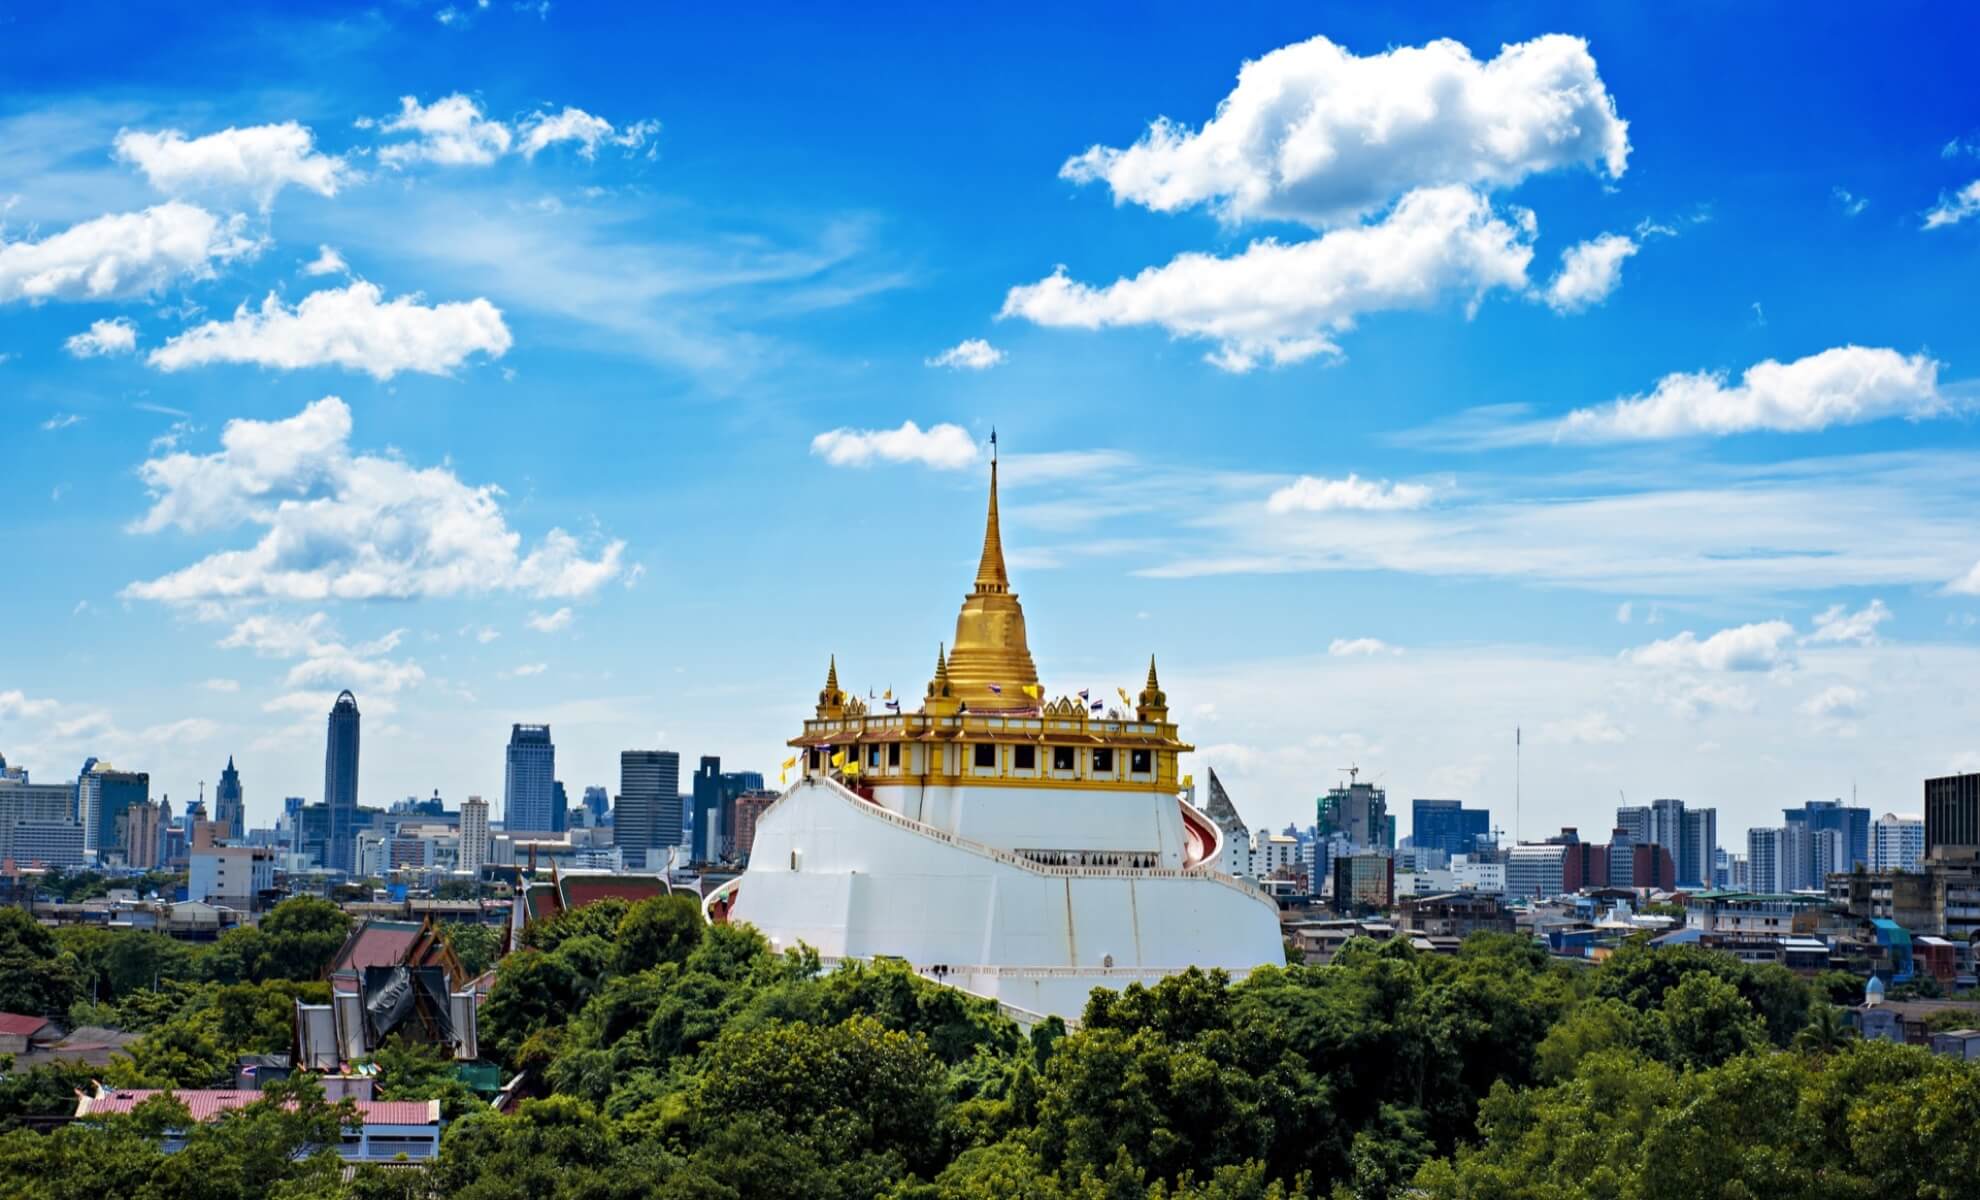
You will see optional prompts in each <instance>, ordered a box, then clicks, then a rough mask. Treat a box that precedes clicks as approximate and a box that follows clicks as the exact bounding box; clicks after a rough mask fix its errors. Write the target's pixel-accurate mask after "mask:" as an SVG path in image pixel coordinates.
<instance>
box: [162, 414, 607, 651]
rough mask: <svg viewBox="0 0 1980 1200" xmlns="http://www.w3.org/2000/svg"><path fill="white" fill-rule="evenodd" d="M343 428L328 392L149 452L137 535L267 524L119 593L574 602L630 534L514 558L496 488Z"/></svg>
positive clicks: (594, 585)
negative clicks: (491, 595) (238, 542)
mask: <svg viewBox="0 0 1980 1200" xmlns="http://www.w3.org/2000/svg"><path fill="white" fill-rule="evenodd" d="M350 432H351V413H350V409H349V408H348V407H347V406H346V405H345V404H344V402H343V401H342V400H339V399H337V398H336V397H334V396H332V397H326V398H324V399H322V400H318V401H316V402H315V403H313V404H311V405H309V406H308V407H306V408H305V409H303V410H302V411H301V412H300V413H298V414H297V415H295V416H293V417H289V418H285V419H282V420H277V421H254V420H246V419H240V420H234V421H230V422H228V423H227V426H226V429H225V430H224V431H223V432H222V434H221V449H220V450H219V451H218V452H216V453H213V454H207V455H195V454H189V453H183V452H180V453H173V454H169V455H166V456H164V457H162V458H153V459H149V460H147V461H146V462H145V463H144V464H143V465H142V466H141V467H140V468H139V472H138V473H139V476H140V478H142V479H143V481H144V483H145V485H146V487H147V488H149V489H150V491H151V494H152V506H151V508H150V510H149V511H147V512H146V513H145V515H144V516H143V517H141V518H140V519H139V520H138V521H136V522H135V523H134V524H133V525H132V529H133V530H134V531H135V532H139V533H150V532H155V531H157V530H161V529H164V528H167V527H173V528H177V529H181V530H184V531H186V532H188V533H211V532H216V531H225V530H232V529H237V528H241V527H243V526H246V527H251V528H253V527H258V528H261V529H263V530H264V532H263V533H262V535H261V536H260V538H259V539H258V540H257V541H255V542H254V543H253V544H252V545H251V546H248V547H245V548H241V549H229V550H223V551H219V552H216V553H214V554H211V555H209V556H208V557H206V558H203V559H201V560H199V561H198V562H196V563H194V564H192V565H191V566H188V567H184V568H182V569H180V570H177V571H173V572H171V573H170V574H167V575H163V576H161V577H159V578H157V579H153V580H148V581H141V582H136V583H132V584H130V585H129V586H128V587H126V588H125V589H124V594H125V595H127V596H131V597H135V598H139V599H147V600H161V601H167V602H172V603H190V602H196V601H202V600H228V599H246V598H251V597H271V598H279V599H291V600H301V601H319V600H324V599H330V598H338V599H382V598H401V599H403V598H412V597H419V596H446V595H458V594H462V593H476V592H489V591H520V592H527V593H530V594H533V595H537V596H544V597H558V598H570V597H577V596H583V595H588V594H590V593H591V592H593V591H595V590H597V589H598V588H599V587H601V586H603V585H604V584H605V583H606V582H608V581H610V580H611V579H613V578H614V577H616V576H617V575H619V574H620V571H621V560H622V557H623V554H624V551H625V543H623V542H620V541H613V542H610V543H608V544H606V545H605V546H604V547H603V549H602V550H601V552H600V553H599V554H598V555H597V556H596V557H587V556H586V555H585V553H584V552H583V549H582V547H581V546H580V544H579V542H578V540H577V539H576V538H575V537H573V536H571V535H570V534H568V533H566V532H564V531H563V530H561V529H552V530H551V531H550V532H549V533H548V534H546V535H545V536H544V538H543V540H542V541H541V542H540V543H539V544H538V545H537V546H536V547H535V548H534V549H532V550H530V551H529V552H528V553H527V554H521V553H520V550H521V544H522V537H521V535H520V534H518V533H516V532H514V531H513V530H511V529H510V528H509V526H508V523H507V521H506V520H505V519H504V517H503V514H502V510H501V506H500V504H499V502H498V497H499V496H500V494H501V493H500V490H499V489H498V488H495V487H493V486H490V485H482V486H479V487H471V486H469V485H468V484H465V483H463V482H462V481H461V480H460V478H459V477H458V476H456V475H455V474H454V473H453V471H452V470H450V469H448V468H446V467H427V468H418V467H414V466H412V465H410V464H408V463H406V462H404V461H402V460H400V459H398V458H390V457H383V456H379V455H371V454H362V453H353V452H352V450H351V448H350V445H349V439H350ZM305 634H306V635H307V636H311V637H314V636H316V635H315V634H313V633H308V631H305Z"/></svg>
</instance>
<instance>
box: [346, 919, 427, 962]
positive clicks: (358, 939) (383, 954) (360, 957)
mask: <svg viewBox="0 0 1980 1200" xmlns="http://www.w3.org/2000/svg"><path fill="white" fill-rule="evenodd" d="M419 935H420V926H419V925H417V924H415V923H413V922H410V921H390V922H387V921H367V922H365V923H364V925H362V926H360V927H359V929H358V931H357V932H356V933H354V934H352V935H351V939H350V940H349V941H348V942H345V943H344V948H343V950H342V952H341V953H339V954H338V955H337V959H336V961H335V962H333V963H331V965H330V969H331V971H332V973H340V972H344V971H356V972H362V971H363V970H364V969H365V968H366V967H396V966H399V965H401V964H402V963H404V962H405V961H406V953H407V951H409V950H411V949H412V948H413V944H414V943H415V942H417V941H419Z"/></svg>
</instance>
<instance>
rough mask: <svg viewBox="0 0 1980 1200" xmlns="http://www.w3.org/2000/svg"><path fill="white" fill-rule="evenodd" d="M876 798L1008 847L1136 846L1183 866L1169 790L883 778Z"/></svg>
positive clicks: (925, 820)
mask: <svg viewBox="0 0 1980 1200" xmlns="http://www.w3.org/2000/svg"><path fill="white" fill-rule="evenodd" d="M873 798H874V800H875V801H877V802H878V803H880V804H882V805H884V806H885V807H887V808H889V809H891V810H892V811H894V812H897V813H900V814H901V815H902V816H904V817H907V818H908V819H910V820H914V821H919V822H921V823H922V824H924V825H933V826H934V827H935V828H937V829H941V830H944V831H946V832H948V833H953V834H955V835H956V836H957V837H965V838H968V839H970V840H971V841H976V842H983V843H986V844H988V845H991V846H996V847H999V848H1001V849H1004V850H1139V851H1153V852H1155V853H1156V854H1158V855H1160V856H1161V862H1162V865H1164V866H1168V867H1179V866H1181V865H1182V851H1183V828H1182V812H1181V810H1180V809H1179V808H1178V807H1177V804H1178V801H1177V799H1176V797H1175V796H1174V795H1172V794H1171V793H1168V792H1158V791H1146V792H1117V791H1103V790H1094V791H1073V790H1069V789H1065V788H1027V787H970V786H967V785H965V786H961V787H925V788H924V787H919V786H912V787H909V786H897V785H892V784H879V785H876V786H875V787H874V789H873Z"/></svg>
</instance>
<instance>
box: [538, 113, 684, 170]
mask: <svg viewBox="0 0 1980 1200" xmlns="http://www.w3.org/2000/svg"><path fill="white" fill-rule="evenodd" d="M516 131H517V132H518V133H519V134H520V135H521V140H520V141H518V142H517V144H516V150H517V152H519V153H520V154H521V155H522V156H523V157H524V158H535V157H536V156H537V154H538V153H540V152H542V151H543V150H544V149H546V148H548V147H550V146H553V145H555V144H556V143H558V142H576V143H577V145H578V153H579V154H580V155H583V156H584V157H585V158H588V159H589V158H595V157H597V155H598V147H599V145H600V144H601V143H604V144H610V145H614V146H621V147H624V148H625V149H626V151H627V152H628V153H630V152H632V151H635V150H638V149H640V148H641V147H643V146H645V145H646V144H647V142H648V141H650V140H651V139H652V138H653V136H654V135H655V134H657V133H659V132H660V122H658V121H635V122H633V123H632V124H631V125H628V126H626V127H625V128H624V129H618V128H615V127H614V126H613V124H612V123H611V122H610V121H607V120H606V119H605V118H603V117H599V116H593V115H592V114H591V113H588V112H586V111H584V110H583V109H581V108H572V107H570V106H568V105H566V106H565V108H564V111H562V112H560V113H549V112H536V113H532V114H530V115H529V116H527V117H524V118H523V120H522V122H521V124H519V125H518V126H517V127H516Z"/></svg>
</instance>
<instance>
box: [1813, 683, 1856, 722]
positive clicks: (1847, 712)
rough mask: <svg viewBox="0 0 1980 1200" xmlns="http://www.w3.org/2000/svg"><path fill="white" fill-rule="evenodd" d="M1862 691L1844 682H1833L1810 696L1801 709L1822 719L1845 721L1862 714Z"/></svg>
mask: <svg viewBox="0 0 1980 1200" xmlns="http://www.w3.org/2000/svg"><path fill="white" fill-rule="evenodd" d="M1863 701H1864V696H1863V693H1862V692H1861V691H1859V690H1857V689H1856V688H1853V687H1851V686H1849V685H1848V684H1846V683H1838V684H1834V685H1832V686H1830V687H1826V688H1823V689H1822V690H1821V691H1819V692H1817V693H1815V694H1814V695H1813V696H1810V697H1809V698H1808V699H1807V700H1806V701H1804V702H1803V703H1802V705H1801V711H1802V712H1804V713H1807V714H1808V715H1809V716H1811V717H1816V718H1819V719H1822V720H1831V721H1846V720H1850V719H1852V718H1855V717H1860V716H1862V715H1863Z"/></svg>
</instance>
